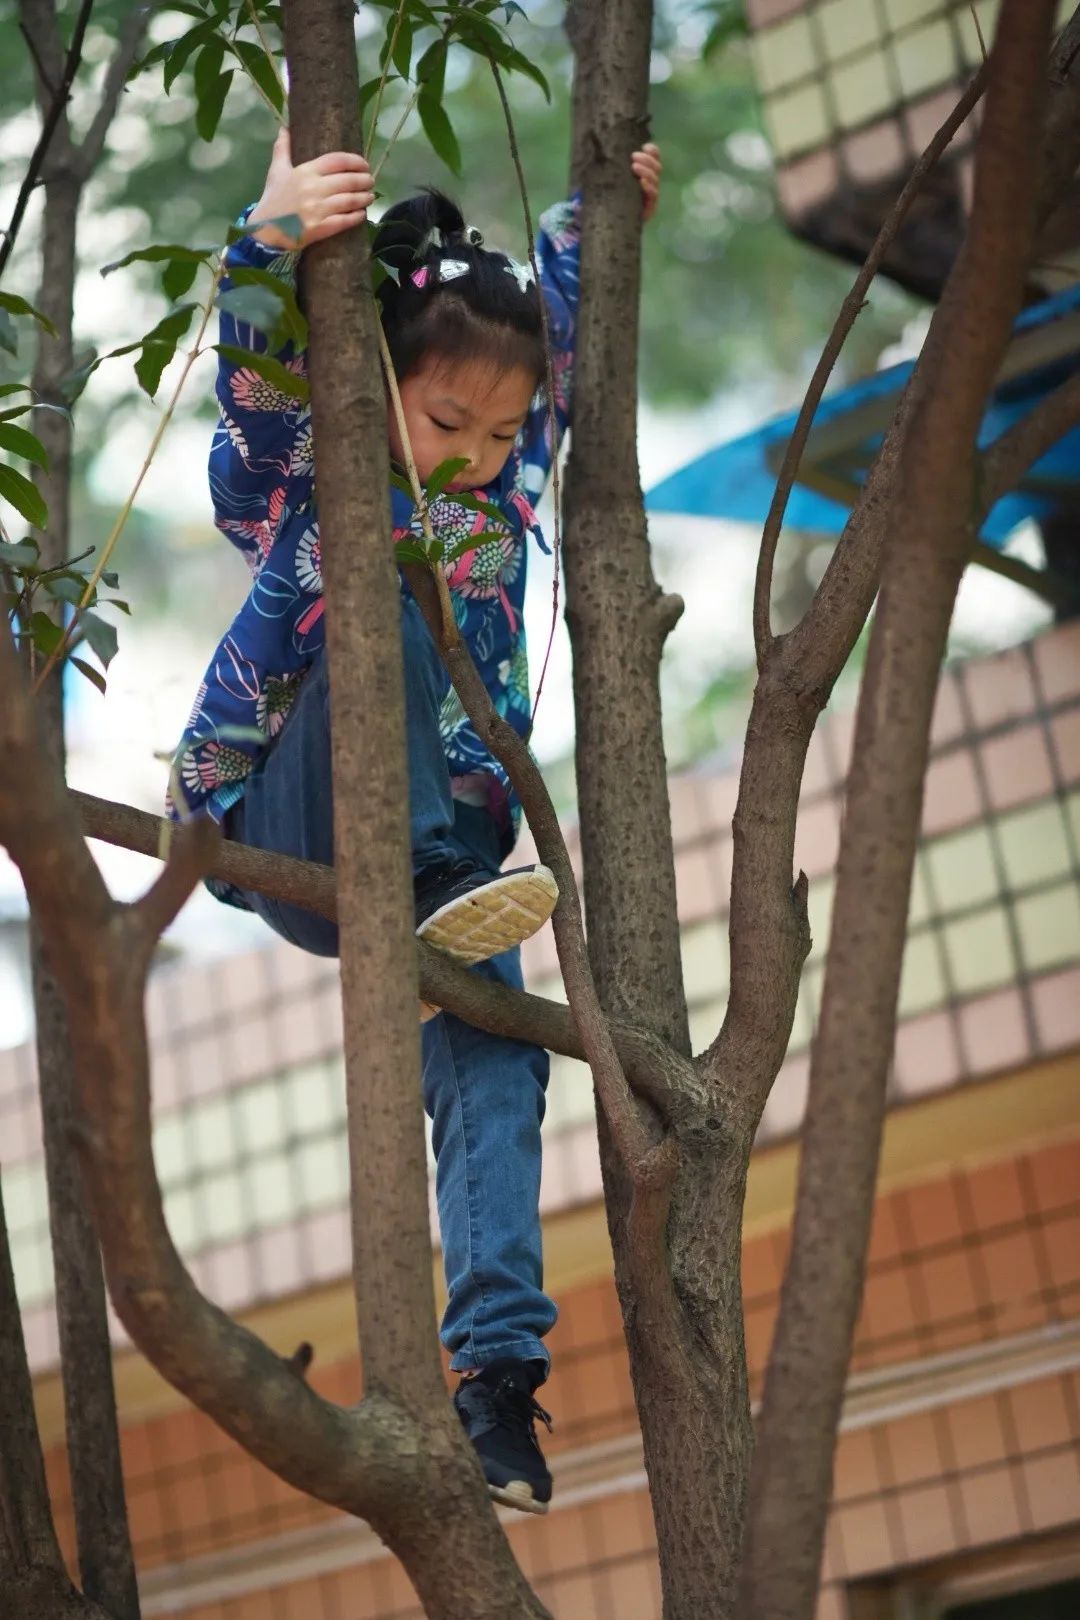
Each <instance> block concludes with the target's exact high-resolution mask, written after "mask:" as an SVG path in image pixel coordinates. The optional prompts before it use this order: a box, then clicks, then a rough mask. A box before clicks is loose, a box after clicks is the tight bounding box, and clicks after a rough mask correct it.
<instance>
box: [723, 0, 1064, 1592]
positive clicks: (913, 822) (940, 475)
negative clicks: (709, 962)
mask: <svg viewBox="0 0 1080 1620" xmlns="http://www.w3.org/2000/svg"><path fill="white" fill-rule="evenodd" d="M1052 13H1053V5H1052V0H1035V3H1030V0H1006V4H1005V6H1004V7H1003V10H1002V14H1001V20H1000V22H999V26H998V32H997V37H996V39H995V43H994V47H993V51H992V54H991V59H990V76H989V86H988V90H987V98H986V109H985V116H984V121H983V126H982V130H981V132H980V137H979V143H978V153H977V165H976V184H975V198H974V205H973V211H972V218H971V222H970V226H969V230H968V234H967V238H966V241H965V244H964V247H963V249H962V252H961V254H960V257H959V259H958V261H957V264H956V266H955V268H954V271H953V273H952V275H951V277H950V280H949V283H948V285H947V287H946V291H945V293H944V296H943V298H942V301H941V304H940V306H939V308H938V310H937V312H936V314H935V317H934V321H933V323H932V325H931V329H930V333H929V335H928V338H927V342H926V345H925V347H924V350H923V354H922V357H921V359H920V363H919V372H920V376H921V385H920V387H919V389H918V392H917V397H915V398H914V399H913V400H912V401H911V403H910V405H909V409H908V413H907V422H906V425H905V430H904V433H903V436H902V441H901V444H900V447H899V458H898V476H899V483H900V485H902V487H903V489H904V491H905V499H904V501H903V503H901V502H899V501H897V500H894V501H892V502H891V503H890V506H889V509H888V512H887V515H886V523H885V532H884V558H885V560H884V575H883V582H882V589H881V596H880V600H879V604H878V609H877V613H876V615H875V621H874V628H873V632H872V636H871V642H870V653H869V658H868V662H867V667H866V672H865V675H864V679H863V685H862V691H861V694H860V701H859V709H858V716H857V723H856V735H855V743H854V749H853V754H852V768H851V774H850V777H849V781H848V789H847V802H846V811H845V824H844V836H843V840H842V844H841V852H840V861H839V868H838V877H837V891H836V900H835V905H834V914H833V924H832V933H831V938H830V945H829V953H828V959H827V966H826V977H825V989H824V995H823V1002H822V1012H821V1019H820V1024H819V1029H818V1034H817V1039H816V1042H815V1046H814V1053H813V1060H812V1067H811V1079H810V1095H809V1102H808V1107H807V1117H806V1123H805V1126H804V1134H803V1149H802V1157H801V1164H800V1175H799V1188H798V1195H797V1205H796V1219H795V1229H794V1240H793V1248H792V1256H791V1260H790V1263H789V1267H788V1272H787V1275H786V1277H785V1280H784V1287H783V1293H782V1300H781V1310H780V1317H779V1322H778V1326H777V1331H776V1337H775V1341H774V1344H773V1349H772V1355H771V1358H770V1363H769V1369H768V1375H767V1380H766V1387H765V1396H764V1403H763V1410H762V1418H761V1423H760V1426H759V1441H758V1452H757V1457H756V1460H755V1466H754V1475H753V1494H752V1504H751V1511H750V1517H749V1522H748V1534H747V1546H746V1556H745V1563H744V1569H743V1576H742V1583H741V1608H740V1612H741V1613H742V1614H744V1615H745V1616H746V1617H747V1620H751V1617H752V1620H803V1617H805V1616H807V1615H809V1614H811V1613H812V1612H813V1606H814V1601H815V1596H816V1591H817V1583H818V1572H819V1567H820V1559H821V1547H822V1540H823V1533H824V1522H825V1515H826V1512H827V1508H828V1501H829V1495H830V1488H831V1472H832V1451H833V1444H834V1439H835V1432H836V1423H837V1420H838V1416H839V1410H840V1404H841V1401H842V1398H843V1388H844V1382H845V1378H846V1371H847V1364H848V1359H849V1357H850V1344H851V1335H852V1332H853V1330H854V1323H855V1318H856V1315H857V1312H858V1306H859V1302H860V1297H861V1288H862V1277H863V1271H864V1264H865V1254H866V1244H867V1241H868V1237H869V1226H870V1218H871V1214H872V1210H873V1197H874V1182H875V1176H876V1167H877V1158H878V1150H879V1145H880V1135H881V1123H882V1118H883V1114H884V1107H885V1082H886V1077H887V1073H888V1068H889V1063H890V1060H891V1055H892V1047H893V1039H894V1032H895V1020H896V999H897V994H898V988H899V978H900V966H901V961H902V956H903V947H904V939H905V935H906V925H907V909H908V897H909V893H910V884H911V871H912V863H913V860H914V852H915V845H916V841H917V837H918V829H919V819H920V811H921V804H922V785H923V779H924V775H925V768H926V759H927V752H928V746H929V730H930V720H931V715H932V712H933V704H934V696H935V692H936V688H937V678H938V670H939V668H940V663H941V658H942V655H943V653H944V648H945V640H946V636H947V633H948V627H949V621H950V618H951V615H952V609H953V604H954V601H955V596H956V590H957V587H958V585H959V581H960V577H961V575H962V573H963V569H964V565H965V563H966V561H967V559H968V557H969V555H970V551H971V546H972V542H973V539H974V533H975V530H976V524H977V519H978V512H977V502H976V495H975V491H976V472H977V466H978V455H977V451H976V435H977V431H978V427H979V423H980V421H981V418H982V414H983V410H984V408H985V401H986V398H987V396H988V394H989V391H990V389H991V387H992V384H993V380H994V377H995V375H996V373H997V370H998V367H999V365H1000V361H1001V358H1002V356H1003V353H1004V349H1005V346H1006V344H1007V342H1008V338H1009V334H1010V330H1011V325H1012V321H1013V319H1014V317H1015V315H1016V312H1017V310H1018V309H1019V307H1020V303H1021V299H1022V294H1023V286H1024V278H1025V274H1026V271H1027V266H1028V262H1029V256H1030V249H1031V243H1032V239H1033V231H1034V225H1035V198H1036V188H1037V183H1038V179H1039V165H1038V156H1039V144H1040V143H1039V140H1038V129H1039V114H1040V109H1041V107H1042V105H1043V104H1044V99H1045V74H1046V55H1047V49H1048V45H1049V40H1050V27H1051V20H1052Z"/></svg>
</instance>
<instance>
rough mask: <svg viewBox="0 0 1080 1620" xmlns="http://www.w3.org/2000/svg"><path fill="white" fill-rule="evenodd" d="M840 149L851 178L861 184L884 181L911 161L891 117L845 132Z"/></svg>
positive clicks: (898, 128)
mask: <svg viewBox="0 0 1080 1620" xmlns="http://www.w3.org/2000/svg"><path fill="white" fill-rule="evenodd" d="M843 150H844V157H845V159H846V162H847V168H848V172H849V173H850V175H851V177H852V179H853V180H856V181H860V182H862V183H867V182H873V181H875V180H884V179H885V178H886V176H887V175H891V174H896V173H898V172H899V170H900V169H904V168H907V167H908V165H909V163H910V161H911V160H910V158H909V157H908V155H907V153H906V151H905V150H904V143H903V141H902V140H901V139H900V126H899V124H898V123H897V122H896V121H895V119H892V118H888V119H886V120H885V121H884V122H883V123H880V124H872V125H871V126H870V128H869V129H860V130H859V131H858V132H857V133H856V134H854V135H849V136H848V137H847V138H846V140H845V141H844V143H843Z"/></svg>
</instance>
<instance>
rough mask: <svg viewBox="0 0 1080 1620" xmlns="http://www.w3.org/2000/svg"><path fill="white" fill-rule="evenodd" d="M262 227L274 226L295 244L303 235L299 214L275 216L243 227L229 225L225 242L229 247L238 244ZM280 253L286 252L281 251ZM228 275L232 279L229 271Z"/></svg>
mask: <svg viewBox="0 0 1080 1620" xmlns="http://www.w3.org/2000/svg"><path fill="white" fill-rule="evenodd" d="M264 225H276V226H277V228H278V230H279V231H282V232H283V233H284V234H285V235H286V236H291V237H292V238H293V240H294V241H297V242H298V241H299V240H300V238H301V236H302V235H303V234H304V222H303V220H302V219H301V218H300V215H299V214H275V215H274V217H273V219H259V220H255V221H251V220H248V221H247V223H246V224H244V225H230V227H229V232H228V235H227V236H226V238H225V240H226V242H227V243H228V244H229V246H230V247H231V246H232V244H233V243H234V242H239V241H240V240H241V239H242V238H243V237H245V236H253V235H254V234H255V232H256V231H261V230H262V228H263V226H264ZM282 251H283V252H284V251H287V250H285V249H283V250H282ZM229 275H230V278H233V272H232V271H231V270H230V272H229Z"/></svg>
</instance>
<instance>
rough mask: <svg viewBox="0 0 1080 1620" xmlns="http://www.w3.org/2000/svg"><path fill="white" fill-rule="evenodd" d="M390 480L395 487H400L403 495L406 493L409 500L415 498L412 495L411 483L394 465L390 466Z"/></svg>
mask: <svg viewBox="0 0 1080 1620" xmlns="http://www.w3.org/2000/svg"><path fill="white" fill-rule="evenodd" d="M390 482H391V483H392V484H393V486H394V488H395V489H400V491H401V493H402V494H403V495H407V496H408V497H409V499H410V501H411V500H413V499H415V497H414V496H413V487H412V485H411V484H410V482H409V480H408V479H407V478H406V476H405V474H404V473H403V472H399V471H398V469H397V468H396V467H391V468H390Z"/></svg>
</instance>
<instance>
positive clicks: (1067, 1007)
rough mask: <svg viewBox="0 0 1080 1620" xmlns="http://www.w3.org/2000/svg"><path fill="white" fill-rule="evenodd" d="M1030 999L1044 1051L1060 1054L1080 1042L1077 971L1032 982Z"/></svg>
mask: <svg viewBox="0 0 1080 1620" xmlns="http://www.w3.org/2000/svg"><path fill="white" fill-rule="evenodd" d="M1031 999H1032V1002H1033V1004H1034V1007H1035V1026H1036V1028H1037V1029H1038V1032H1039V1040H1040V1041H1041V1042H1042V1046H1043V1049H1044V1051H1047V1052H1056V1051H1060V1050H1061V1049H1062V1048H1064V1047H1070V1046H1074V1045H1075V1044H1076V1042H1077V1041H1080V968H1068V969H1066V971H1065V972H1064V973H1050V974H1047V975H1046V977H1045V978H1041V979H1035V980H1034V981H1033V983H1032V986H1031Z"/></svg>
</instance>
